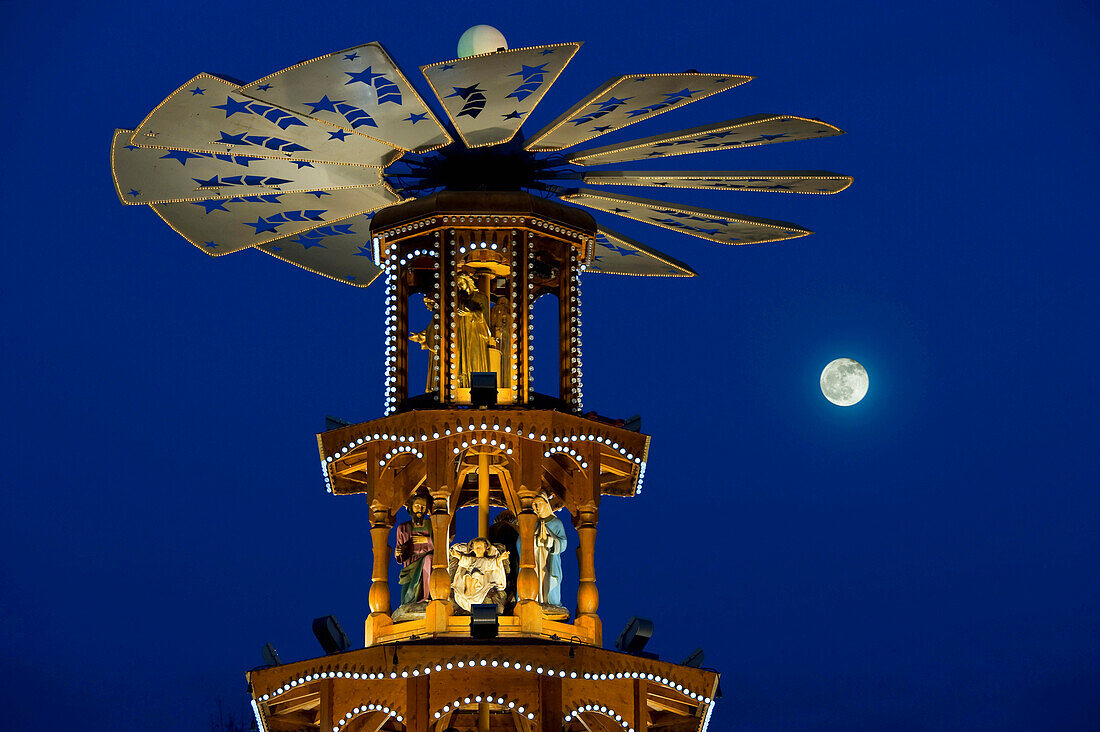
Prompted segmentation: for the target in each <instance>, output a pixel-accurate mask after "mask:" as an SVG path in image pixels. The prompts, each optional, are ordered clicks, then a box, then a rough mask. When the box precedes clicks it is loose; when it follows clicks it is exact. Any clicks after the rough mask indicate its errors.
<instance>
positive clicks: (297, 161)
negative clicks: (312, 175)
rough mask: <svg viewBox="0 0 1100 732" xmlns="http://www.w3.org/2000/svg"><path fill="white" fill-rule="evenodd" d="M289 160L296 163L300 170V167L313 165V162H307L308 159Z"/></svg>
mask: <svg viewBox="0 0 1100 732" xmlns="http://www.w3.org/2000/svg"><path fill="white" fill-rule="evenodd" d="M289 162H291V163H294V164H295V165H297V166H298V170H301V169H302V168H312V167H313V163H311V162H309V161H308V160H291V161H289Z"/></svg>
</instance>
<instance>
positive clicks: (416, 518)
mask: <svg viewBox="0 0 1100 732" xmlns="http://www.w3.org/2000/svg"><path fill="white" fill-rule="evenodd" d="M409 515H410V516H412V520H411V521H405V522H404V523H401V524H398V525H397V536H396V546H394V549H393V558H394V559H396V560H397V561H398V562H399V563H400V564H401V574H400V576H398V582H400V583H401V604H402V605H407V604H408V603H410V602H421V601H423V602H427V601H428V600H429V599H431V598H430V596H429V593H428V578H429V577H430V576H431V573H432V551H433V549H434V546H433V545H432V522H431V520H430V519H429V517H428V499H426V498H424V497H422V496H417V497H416V498H414V499H412V502H411V503H410V504H409Z"/></svg>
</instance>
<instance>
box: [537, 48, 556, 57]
mask: <svg viewBox="0 0 1100 732" xmlns="http://www.w3.org/2000/svg"><path fill="white" fill-rule="evenodd" d="M553 52H554V49H553V48H544V49H542V51H540V52H539V55H540V56H549V55H550V54H552V53H553Z"/></svg>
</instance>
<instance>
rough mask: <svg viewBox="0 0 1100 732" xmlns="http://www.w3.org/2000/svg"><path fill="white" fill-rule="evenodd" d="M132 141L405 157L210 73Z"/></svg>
mask: <svg viewBox="0 0 1100 732" xmlns="http://www.w3.org/2000/svg"><path fill="white" fill-rule="evenodd" d="M222 100H225V101H222ZM132 142H133V144H134V145H138V146H140V147H159V148H164V149H167V150H190V151H197V152H213V153H233V154H235V155H251V156H254V157H260V158H275V159H277V160H305V161H309V162H322V163H348V164H353V165H369V166H374V167H379V168H384V167H385V166H387V165H389V164H390V163H392V162H393V161H394V160H396V159H397V158H399V157H401V152H400V151H399V150H396V149H395V148H394V147H393V146H391V145H387V144H386V143H384V142H381V141H379V140H376V139H374V138H371V137H364V136H363V135H358V134H352V133H349V132H347V131H346V130H344V129H342V128H340V127H337V126H335V125H331V124H329V123H327V122H324V121H322V120H318V119H313V118H310V117H302V116H299V115H296V114H292V113H290V112H288V111H286V110H284V109H280V108H279V107H276V106H274V105H271V104H264V103H261V102H258V101H256V100H255V99H253V98H251V97H247V96H245V95H243V94H240V93H238V92H237V85H236V84H231V83H230V82H228V81H225V80H224V79H219V78H218V77H216V76H211V75H210V74H199V75H198V76H196V77H195V78H194V79H192V80H191V81H189V82H187V83H186V84H184V85H183V86H181V87H180V88H179V89H177V90H176V91H174V92H172V94H171V96H169V97H168V98H167V99H165V100H164V101H163V102H161V103H160V104H158V105H157V107H156V109H154V110H153V111H152V112H150V113H149V116H148V117H146V118H145V120H144V121H143V122H142V123H141V124H140V125H139V126H138V128H137V130H136V131H135V132H134V136H133V140H132Z"/></svg>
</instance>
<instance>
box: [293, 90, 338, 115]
mask: <svg viewBox="0 0 1100 732" xmlns="http://www.w3.org/2000/svg"><path fill="white" fill-rule="evenodd" d="M343 103H344V100H343V99H337V100H335V101H333V100H332V99H329V98H328V94H325V95H324V96H323V97H321V98H320V99H318V100H317V101H316V102H302V104H305V105H306V106H307V107H313V109H311V110H310V112H309V113H310V114H317V113H318V112H335V111H336V105H337V104H343Z"/></svg>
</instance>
